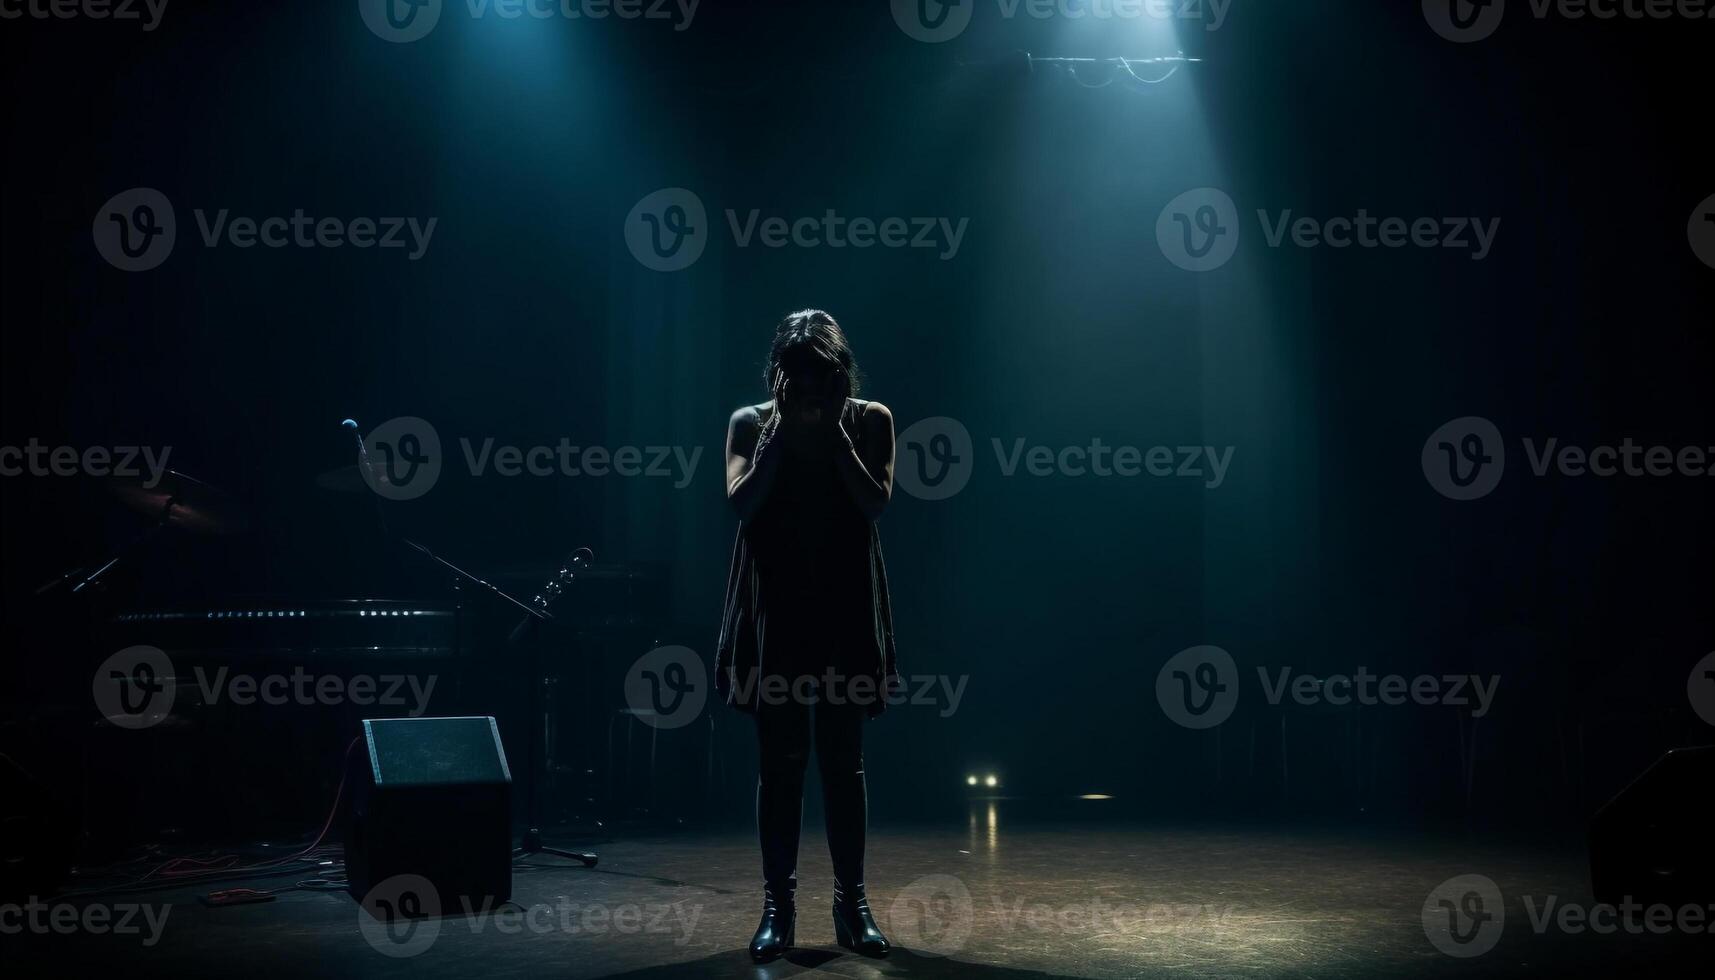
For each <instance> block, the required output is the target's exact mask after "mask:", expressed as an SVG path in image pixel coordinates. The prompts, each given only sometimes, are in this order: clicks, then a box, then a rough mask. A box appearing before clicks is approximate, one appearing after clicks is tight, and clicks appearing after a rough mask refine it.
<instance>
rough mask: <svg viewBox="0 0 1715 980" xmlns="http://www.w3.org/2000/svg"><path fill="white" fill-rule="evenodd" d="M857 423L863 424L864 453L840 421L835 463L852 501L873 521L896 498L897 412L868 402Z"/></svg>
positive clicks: (835, 428)
mask: <svg viewBox="0 0 1715 980" xmlns="http://www.w3.org/2000/svg"><path fill="white" fill-rule="evenodd" d="M857 424H858V425H860V426H862V427H863V444H864V448H865V451H864V452H863V453H861V454H860V453H859V452H858V450H857V447H856V446H855V445H853V444H852V439H851V435H850V434H849V433H847V432H846V428H845V426H844V425H843V424H840V423H837V422H836V423H835V425H834V430H835V431H836V432H838V433H839V436H838V439H839V445H837V446H836V447H835V449H834V462H835V464H836V466H837V468H838V469H839V472H840V482H841V483H844V484H845V485H846V490H847V492H849V493H850V494H851V495H852V502H853V503H855V504H857V506H858V510H860V511H863V515H864V516H865V517H867V518H869V519H870V520H872V521H873V520H875V519H876V518H878V517H880V516H881V512H882V511H883V510H886V509H887V502H888V501H889V500H891V499H893V413H892V412H889V411H888V410H887V406H886V405H883V404H882V403H880V402H866V403H865V404H864V411H863V414H862V415H860V416H859V417H858V420H857Z"/></svg>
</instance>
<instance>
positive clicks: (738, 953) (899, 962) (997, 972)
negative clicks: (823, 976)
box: [609, 947, 1057, 980]
mask: <svg viewBox="0 0 1715 980" xmlns="http://www.w3.org/2000/svg"><path fill="white" fill-rule="evenodd" d="M812 972H814V973H831V974H836V975H838V974H846V975H849V976H852V977H865V978H870V977H910V978H912V980H953V978H965V977H971V978H977V980H1047V978H1050V977H1055V976H1057V974H1052V973H1040V972H1037V971H1035V970H1015V969H1012V968H1010V967H1004V966H986V965H984V964H981V963H967V962H964V961H961V960H957V959H952V958H949V957H944V956H922V955H919V954H917V953H913V952H911V951H910V950H908V949H897V948H896V949H894V951H893V952H892V953H891V954H889V955H888V956H887V957H886V958H885V959H870V958H868V957H864V956H858V955H856V954H853V953H848V952H846V951H844V950H838V949H822V948H816V947H811V948H806V949H795V950H793V951H792V952H790V953H788V954H786V956H785V957H784V958H782V959H779V960H775V961H774V962H773V963H752V962H751V961H750V954H749V953H747V952H746V951H744V950H742V949H735V950H731V951H729V952H724V953H716V954H714V955H713V956H705V957H703V958H702V959H700V960H691V961H689V962H686V963H674V964H671V965H665V966H652V967H647V968H645V969H642V970H632V971H630V972H627V973H615V974H610V975H609V980H680V978H689V977H709V976H717V977H744V978H747V980H784V978H787V977H794V976H798V975H801V974H806V973H812Z"/></svg>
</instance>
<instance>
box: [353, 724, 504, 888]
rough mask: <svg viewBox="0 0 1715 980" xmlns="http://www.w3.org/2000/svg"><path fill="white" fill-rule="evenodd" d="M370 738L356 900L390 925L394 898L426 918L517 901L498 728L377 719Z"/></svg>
mask: <svg viewBox="0 0 1715 980" xmlns="http://www.w3.org/2000/svg"><path fill="white" fill-rule="evenodd" d="M363 737H364V741H365V743H366V753H365V756H364V759H363V761H364V764H363V766H362V768H363V770H364V771H363V772H361V773H357V774H356V776H357V778H356V780H355V788H354V793H353V797H352V804H351V808H350V810H349V811H348V820H347V824H346V838H345V857H346V869H347V872H348V875H349V881H350V886H351V893H352V895H353V896H354V897H355V898H356V899H357V900H358V901H359V902H360V903H363V904H364V905H365V907H366V908H367V907H369V905H370V904H371V903H372V902H373V903H375V904H377V906H378V908H375V909H371V911H372V912H377V911H380V912H384V913H386V914H387V915H388V916H391V915H392V914H393V912H394V910H393V909H391V908H390V907H389V906H388V903H390V902H393V901H395V900H396V899H397V898H398V896H397V895H395V894H394V893H395V892H406V893H409V894H410V895H411V896H412V899H411V900H412V902H413V904H415V905H417V906H419V907H420V908H421V909H422V911H423V913H424V914H428V915H454V914H459V913H461V912H463V911H464V910H465V909H481V908H484V907H485V906H486V907H487V908H490V909H492V908H495V907H497V906H498V905H499V904H500V903H502V902H505V901H506V900H507V899H509V898H511V897H512V774H511V772H510V771H509V770H508V769H507V767H506V751H505V749H504V748H502V746H501V742H500V731H499V729H498V728H497V727H496V725H495V723H494V719H493V718H390V719H375V720H370V721H365V722H364V723H363ZM425 883H426V887H425Z"/></svg>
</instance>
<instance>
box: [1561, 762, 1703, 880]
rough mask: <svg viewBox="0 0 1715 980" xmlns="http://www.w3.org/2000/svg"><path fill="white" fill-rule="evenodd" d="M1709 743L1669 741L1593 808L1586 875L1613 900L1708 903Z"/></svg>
mask: <svg viewBox="0 0 1715 980" xmlns="http://www.w3.org/2000/svg"><path fill="white" fill-rule="evenodd" d="M1712 796H1715V746H1705V747H1699V748H1685V749H1673V750H1672V751H1670V752H1668V753H1667V754H1666V755H1664V756H1662V757H1661V758H1660V759H1659V760H1657V762H1656V763H1655V765H1653V766H1650V767H1649V768H1648V769H1646V770H1644V773H1643V775H1641V776H1639V777H1638V778H1637V779H1635V780H1633V781H1632V784H1631V785H1630V786H1627V787H1626V788H1625V789H1623V790H1621V791H1620V793H1619V795H1618V796H1615V797H1614V798H1613V799H1612V800H1610V801H1609V802H1608V804H1607V805H1606V806H1604V807H1602V809H1600V810H1598V811H1597V812H1596V817H1595V819H1594V820H1593V821H1591V824H1590V883H1591V887H1592V890H1593V891H1594V892H1595V895H1596V900H1597V901H1599V902H1604V903H1608V904H1612V905H1618V904H1620V903H1621V902H1622V901H1625V900H1626V899H1630V900H1632V901H1634V902H1639V903H1642V904H1645V905H1654V904H1665V905H1688V904H1711V903H1715V851H1711V850H1710V848H1709V823H1710V820H1711V819H1712V817H1715V809H1712V808H1711V806H1710V803H1711V798H1712Z"/></svg>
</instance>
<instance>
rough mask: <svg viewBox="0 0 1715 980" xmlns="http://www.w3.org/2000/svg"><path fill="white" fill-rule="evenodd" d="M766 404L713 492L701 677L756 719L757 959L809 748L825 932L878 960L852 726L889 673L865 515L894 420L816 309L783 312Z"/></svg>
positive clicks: (776, 912)
mask: <svg viewBox="0 0 1715 980" xmlns="http://www.w3.org/2000/svg"><path fill="white" fill-rule="evenodd" d="M764 377H765V379H766V382H767V385H768V389H769V391H770V392H771V393H772V395H773V399H772V400H771V401H768V402H765V403H763V404H761V405H752V406H748V407H745V408H741V409H739V410H738V411H736V412H734V413H733V415H732V420H731V422H730V423H729V424H728V428H727V469H726V475H727V498H728V499H729V500H730V501H731V502H732V505H733V507H734V509H736V510H737V511H738V515H739V529H738V540H737V541H736V542H735V543H734V545H733V556H732V568H731V571H730V573H729V575H728V578H727V594H726V608H725V612H724V615H723V617H722V621H721V636H720V643H719V646H718V649H717V653H716V658H715V684H716V689H717V691H719V693H720V694H721V695H722V696H724V697H725V698H726V700H727V701H728V702H729V703H731V704H732V705H733V706H735V707H737V708H739V709H740V710H743V711H746V712H749V713H751V714H753V715H754V716H755V719H756V734H757V743H758V747H759V749H760V763H761V764H760V770H761V772H760V775H759V778H758V780H757V787H756V829H757V835H758V837H759V838H760V839H761V844H762V878H763V887H764V892H763V910H762V923H761V925H759V926H758V927H757V930H756V936H755V938H753V939H752V940H751V943H750V954H751V956H752V957H753V958H755V959H756V960H758V961H767V960H771V959H774V958H776V957H778V956H780V955H781V954H782V953H784V952H785V951H786V950H787V949H789V948H790V947H791V946H792V944H793V942H794V940H795V927H796V917H797V906H796V904H795V903H794V900H793V896H794V893H795V891H796V889H797V883H798V877H797V867H798V837H799V830H800V824H801V816H802V809H803V795H804V770H805V765H806V763H807V761H808V759H809V755H810V745H811V742H812V741H814V743H815V748H816V760H817V766H818V769H819V772H820V773H821V777H822V798H823V806H824V809H825V810H826V811H827V821H828V853H829V855H830V857H832V859H833V865H834V934H835V938H836V939H837V940H838V941H839V943H840V945H841V946H844V947H845V948H847V949H850V950H852V951H854V952H857V953H861V954H863V955H866V956H885V955H887V951H888V948H889V947H888V942H887V937H885V936H883V935H882V934H881V930H879V929H877V928H876V925H875V919H874V918H873V917H872V916H871V915H870V909H869V901H868V899H867V898H866V897H865V895H864V874H863V865H864V836H865V831H866V825H867V821H868V812H867V811H868V802H867V799H866V794H865V788H864V769H863V725H864V722H865V721H866V720H868V719H869V718H871V717H874V716H875V715H878V714H880V713H881V710H882V709H883V708H884V707H885V706H886V703H887V694H888V692H889V691H890V690H891V685H892V684H893V683H894V681H895V680H896V678H897V673H898V672H897V669H896V666H895V663H894V647H893V615H892V610H891V608H890V606H889V604H888V598H887V573H886V570H885V568H884V567H883V563H882V557H881V539H880V537H879V536H878V535H877V533H876V527H875V520H876V518H877V517H878V516H880V514H881V512H882V510H883V509H884V508H885V507H886V506H887V502H888V499H889V498H890V497H891V496H892V493H893V416H892V415H891V414H890V413H889V412H888V410H887V407H886V406H884V405H882V404H881V403H880V402H872V401H861V400H859V399H857V398H855V397H853V396H854V395H856V394H857V365H856V363H855V362H854V361H853V359H852V352H851V348H850V347H849V346H848V345H847V343H846V338H845V334H844V332H843V331H841V330H840V326H839V324H838V323H836V322H834V318H833V317H831V316H829V315H828V314H827V313H824V312H822V311H821V310H803V311H800V312H797V313H793V314H791V315H790V316H788V317H786V318H785V319H784V320H782V321H781V322H780V324H779V326H778V327H776V329H775V333H774V343H773V345H772V347H771V348H770V350H769V354H768V363H767V367H766V369H765V371H764Z"/></svg>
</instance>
